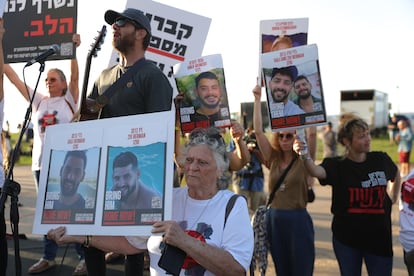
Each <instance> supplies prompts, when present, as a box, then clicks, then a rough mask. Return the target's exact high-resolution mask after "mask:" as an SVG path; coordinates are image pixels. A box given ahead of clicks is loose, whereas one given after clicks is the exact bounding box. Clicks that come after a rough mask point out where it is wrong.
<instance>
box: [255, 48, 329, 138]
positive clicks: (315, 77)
mask: <svg viewBox="0 0 414 276" xmlns="http://www.w3.org/2000/svg"><path fill="white" fill-rule="evenodd" d="M261 63H262V74H263V76H264V80H265V86H266V91H267V93H266V96H267V102H268V107H269V116H270V125H271V128H272V131H278V130H280V129H289V128H299V127H301V126H306V127H308V126H316V125H321V124H323V123H325V122H326V110H325V103H324V98H323V91H322V81H321V75H320V70H319V60H318V49H317V46H316V45H315V44H312V45H309V46H300V47H295V48H290V49H285V50H279V51H275V52H269V53H265V54H262V56H261Z"/></svg>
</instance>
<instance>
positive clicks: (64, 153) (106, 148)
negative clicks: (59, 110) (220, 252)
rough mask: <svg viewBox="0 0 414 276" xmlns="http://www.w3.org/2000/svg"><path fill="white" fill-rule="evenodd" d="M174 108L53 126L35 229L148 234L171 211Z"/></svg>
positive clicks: (48, 136) (41, 231) (47, 141)
mask: <svg viewBox="0 0 414 276" xmlns="http://www.w3.org/2000/svg"><path fill="white" fill-rule="evenodd" d="M174 115H175V114H174V111H166V112H157V113H150V114H140V115H133V116H126V117H117V118H110V119H101V120H93V121H82V122H78V123H70V124H57V125H53V126H49V127H47V128H46V136H45V147H44V150H43V157H42V164H43V167H42V170H41V174H40V183H39V193H38V198H37V202H36V212H35V218H34V224H33V233H34V234H45V233H47V231H48V230H50V229H52V228H56V227H58V226H62V225H64V226H65V227H66V228H67V232H68V234H73V235H77V234H79V235H82V234H89V235H91V234H92V235H119V233H120V232H121V231H122V233H123V235H144V236H146V235H150V231H151V228H152V224H153V223H155V222H157V221H161V220H168V219H171V214H172V210H171V208H172V188H173V177H172V176H173V163H174V161H173V153H174V123H175V120H174ZM153 122H158V125H157V127H154V123H153ZM85 164H86V165H85ZM68 175H70V177H69V176H68ZM138 187H139V189H137V188H138ZM138 190H139V192H138ZM75 203H76V204H75Z"/></svg>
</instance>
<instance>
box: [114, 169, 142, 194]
mask: <svg viewBox="0 0 414 276" xmlns="http://www.w3.org/2000/svg"><path fill="white" fill-rule="evenodd" d="M139 175H140V172H139V169H134V168H133V166H132V164H129V165H127V166H125V167H115V168H114V171H113V173H112V181H113V186H112V191H120V192H121V201H126V200H127V199H128V197H129V196H130V195H132V194H133V193H134V191H135V190H136V189H137V185H138V184H137V183H138V178H139Z"/></svg>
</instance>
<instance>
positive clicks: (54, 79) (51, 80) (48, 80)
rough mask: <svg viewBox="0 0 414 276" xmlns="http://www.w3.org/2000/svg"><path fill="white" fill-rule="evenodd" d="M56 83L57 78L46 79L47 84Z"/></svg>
mask: <svg viewBox="0 0 414 276" xmlns="http://www.w3.org/2000/svg"><path fill="white" fill-rule="evenodd" d="M55 81H57V78H49V79H45V82H55Z"/></svg>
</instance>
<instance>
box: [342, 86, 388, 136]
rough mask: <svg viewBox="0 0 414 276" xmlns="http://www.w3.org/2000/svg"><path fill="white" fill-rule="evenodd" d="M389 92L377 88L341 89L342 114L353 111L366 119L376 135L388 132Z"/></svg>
mask: <svg viewBox="0 0 414 276" xmlns="http://www.w3.org/2000/svg"><path fill="white" fill-rule="evenodd" d="M389 108H390V105H389V102H388V94H387V93H385V92H381V91H378V90H376V89H361V90H356V89H355V90H341V109H340V110H341V114H343V113H345V112H353V113H355V114H357V115H358V116H360V117H361V118H362V119H364V120H365V121H366V122H367V123H368V125H369V127H370V129H371V133H372V134H373V135H375V136H377V135H379V134H380V133H386V130H387V125H388V119H389Z"/></svg>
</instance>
